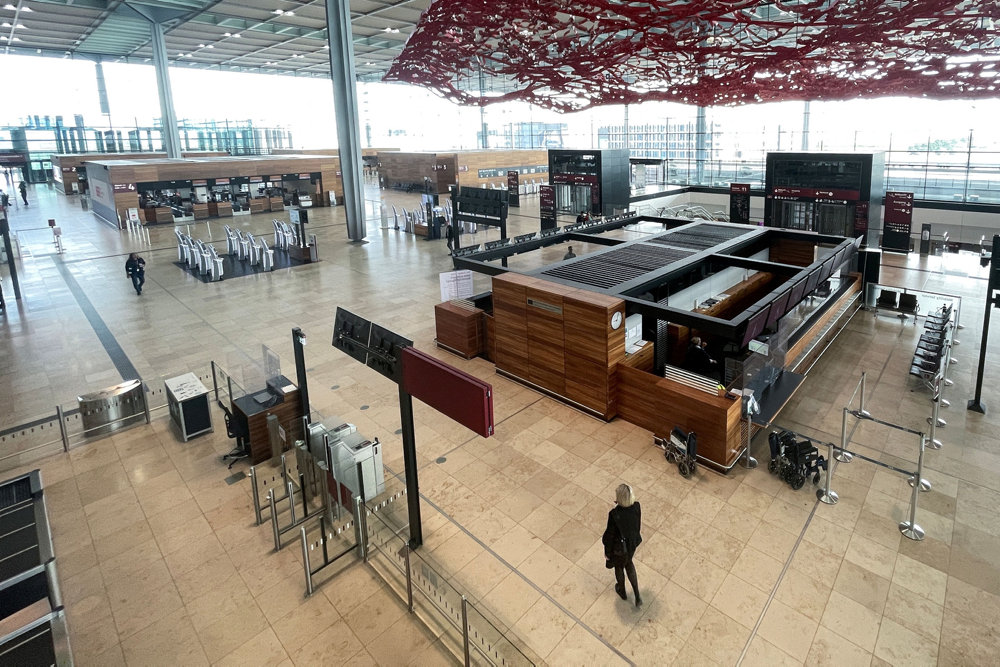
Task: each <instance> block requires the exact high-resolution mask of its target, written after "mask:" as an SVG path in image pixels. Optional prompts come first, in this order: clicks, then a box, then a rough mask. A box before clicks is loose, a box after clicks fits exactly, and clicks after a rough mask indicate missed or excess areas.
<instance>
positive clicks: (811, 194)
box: [771, 187, 861, 201]
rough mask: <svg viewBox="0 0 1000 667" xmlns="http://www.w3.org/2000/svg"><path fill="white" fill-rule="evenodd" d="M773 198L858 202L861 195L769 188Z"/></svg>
mask: <svg viewBox="0 0 1000 667" xmlns="http://www.w3.org/2000/svg"><path fill="white" fill-rule="evenodd" d="M771 196H773V197H806V198H808V199H840V200H843V201H859V200H860V199H861V193H860V192H859V191H857V190H837V189H835V188H831V189H829V190H818V189H816V188H786V187H777V188H771Z"/></svg>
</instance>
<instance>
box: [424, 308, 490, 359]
mask: <svg viewBox="0 0 1000 667" xmlns="http://www.w3.org/2000/svg"><path fill="white" fill-rule="evenodd" d="M483 318H484V313H483V311H482V310H480V309H479V308H472V309H469V308H463V307H461V306H458V305H455V304H453V303H451V302H445V303H439V304H437V305H436V306H434V324H435V330H436V335H437V340H438V342H439V343H440V344H442V345H446V346H447V347H449V348H451V349H452V350H455V351H456V352H458V353H459V354H461V355H462V356H464V357H465V358H466V359H471V358H472V357H477V356H479V355H480V354H481V353H482V350H483V347H484V335H483V328H484V327H483V324H484V321H483Z"/></svg>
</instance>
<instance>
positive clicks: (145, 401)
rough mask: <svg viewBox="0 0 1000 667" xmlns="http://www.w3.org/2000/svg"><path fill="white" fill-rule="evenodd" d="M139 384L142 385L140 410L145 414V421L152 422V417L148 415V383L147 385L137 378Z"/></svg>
mask: <svg viewBox="0 0 1000 667" xmlns="http://www.w3.org/2000/svg"><path fill="white" fill-rule="evenodd" d="M139 384H140V385H141V386H142V411H143V412H144V413H145V415H146V423H147V424H149V423H152V421H153V420H152V419H151V418H150V416H149V385H147V384H146V383H145V382H143V381H142V380H139Z"/></svg>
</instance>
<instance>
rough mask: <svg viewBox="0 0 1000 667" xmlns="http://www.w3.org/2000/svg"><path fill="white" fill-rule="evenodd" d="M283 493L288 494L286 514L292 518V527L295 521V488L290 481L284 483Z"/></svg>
mask: <svg viewBox="0 0 1000 667" xmlns="http://www.w3.org/2000/svg"><path fill="white" fill-rule="evenodd" d="M289 476H290V475H289ZM285 492H286V493H288V512H289V513H290V514H291V516H292V525H293V526H294V525H295V524H296V523H297V521H296V519H295V495H294V494H295V486H294V485H293V484H292V480H288V481H287V482H285Z"/></svg>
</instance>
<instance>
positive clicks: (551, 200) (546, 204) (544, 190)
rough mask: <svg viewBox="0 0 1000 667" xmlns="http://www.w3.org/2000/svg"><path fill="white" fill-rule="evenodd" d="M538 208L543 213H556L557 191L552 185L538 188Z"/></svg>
mask: <svg viewBox="0 0 1000 667" xmlns="http://www.w3.org/2000/svg"><path fill="white" fill-rule="evenodd" d="M538 208H539V209H541V210H542V211H551V212H553V213H554V212H555V210H556V189H555V188H554V187H552V186H551V185H540V186H538Z"/></svg>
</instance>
